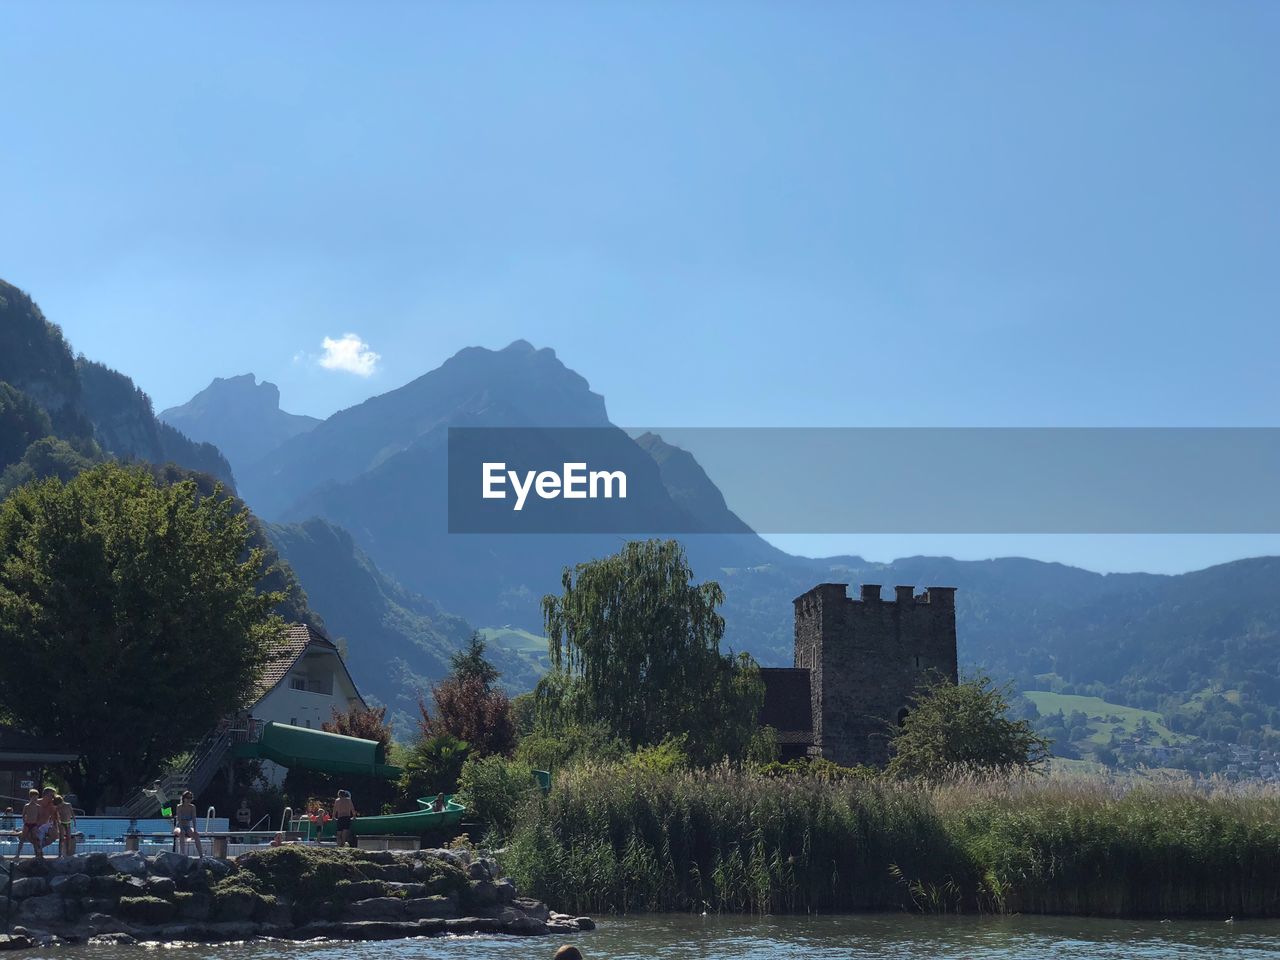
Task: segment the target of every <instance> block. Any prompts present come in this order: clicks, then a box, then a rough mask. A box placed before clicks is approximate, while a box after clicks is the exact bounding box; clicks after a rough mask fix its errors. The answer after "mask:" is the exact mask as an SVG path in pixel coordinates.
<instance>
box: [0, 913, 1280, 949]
mask: <svg viewBox="0 0 1280 960" xmlns="http://www.w3.org/2000/svg"><path fill="white" fill-rule="evenodd" d="M561 942H562V940H560V939H555V938H546V937H544V938H534V939H512V938H505V937H456V938H440V939H421V940H395V941H387V942H381V943H364V944H349V943H329V944H315V943H311V944H289V943H283V944H280V943H269V944H261V943H259V944H243V945H231V946H229V945H210V946H191V947H180V948H172V949H168V950H165V951H164V957H165V960H215V958H216V960H277V958H280V960H346V958H348V957H353V958H357V960H448V958H458V957H466V958H468V960H517V958H519V960H537V958H546V960H550V958H551V957H552V955H553V954H554V953H555V951H556V948H557V947H558V946H559V945H560V943H561ZM568 942H572V943H575V944H576V945H577V946H578V947H579V949H581V950H582V952H583V956H584V957H585V958H586V960H654V958H661V960H694V958H697V960H765V958H784V960H785V958H793V957H794V958H799V957H804V958H822V960H872V958H874V960H935V958H939V960H941V958H954V960H1043V958H1049V957H1052V958H1062V960H1169V958H1179V960H1181V958H1193V957H1194V958H1201V957H1213V958H1215V960H1250V958H1258V957H1268V958H1270V957H1276V956H1280V921H1274V920H1267V921H1238V922H1236V923H1230V924H1228V923H1220V922H1209V923H1204V922H1189V921H1188V922H1184V921H1175V922H1171V923H1160V922H1159V921H1152V922H1146V921H1142V922H1138V921H1118V920H1091V919H1080V918H1069V917H994V918H976V917H960V918H957V917H921V916H912V915H897V914H894V915H888V914H881V915H861V916H842V917H770V918H764V919H759V918H744V917H692V916H685V915H670V914H668V915H662V916H649V917H634V918H626V919H616V920H611V919H609V918H607V917H602V918H600V927H599V929H598V930H595V931H593V932H591V933H584V934H579V935H576V936H574V937H571V938H568ZM58 955H59V956H63V957H67V956H76V957H84V958H86V960H87V958H88V957H92V958H93V960H138V958H139V956H140V954H139V953H138V950H137V948H136V947H134V948H130V947H93V948H72V949H68V950H61V951H58ZM7 956H9V957H23V958H35V957H38V956H42V957H46V958H47V957H49V956H50V954H49V953H47V952H45V953H38V952H33V953H27V952H25V951H24V952H18V953H10V954H7Z"/></svg>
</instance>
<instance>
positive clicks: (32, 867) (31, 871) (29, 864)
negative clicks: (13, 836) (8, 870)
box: [13, 857, 50, 877]
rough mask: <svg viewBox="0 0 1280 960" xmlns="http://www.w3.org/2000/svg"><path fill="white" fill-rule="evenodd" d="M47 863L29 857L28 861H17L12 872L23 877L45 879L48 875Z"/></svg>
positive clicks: (37, 858)
mask: <svg viewBox="0 0 1280 960" xmlns="http://www.w3.org/2000/svg"><path fill="white" fill-rule="evenodd" d="M49 863H50V861H49V860H46V859H41V858H40V857H31V858H30V859H28V860H19V861H18V862H17V863H15V864H14V865H13V871H14V873H17V874H19V875H21V876H24V877H47V876H48V875H49V873H50V870H49Z"/></svg>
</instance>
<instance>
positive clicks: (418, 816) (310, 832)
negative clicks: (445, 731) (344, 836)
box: [293, 794, 467, 840]
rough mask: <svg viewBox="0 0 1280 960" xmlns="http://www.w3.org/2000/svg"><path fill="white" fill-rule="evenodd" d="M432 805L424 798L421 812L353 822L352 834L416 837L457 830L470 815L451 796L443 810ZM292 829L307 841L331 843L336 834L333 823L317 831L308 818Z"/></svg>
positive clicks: (388, 815) (358, 818) (421, 803)
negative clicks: (454, 828)
mask: <svg viewBox="0 0 1280 960" xmlns="http://www.w3.org/2000/svg"><path fill="white" fill-rule="evenodd" d="M432 802H433V799H432V798H430V797H422V798H420V799H419V800H418V806H419V807H420V808H421V809H419V810H410V811H409V812H408V813H389V814H386V815H385V816H379V817H356V818H355V819H354V820H352V821H351V832H352V833H353V834H355V835H356V836H357V837H359V836H371V835H375V834H377V835H381V834H386V835H389V836H396V837H408V836H416V835H417V834H421V833H427V832H428V831H431V830H440V829H442V828H444V827H453V826H457V825H458V823H460V822H461V821H462V815H463V814H464V813H466V812H467V808H466V807H464V806H463V805H462V804H461V803H459V802H458V801H457V800H454V799H453V795H452V794H449V795H448V796H447V797H446V798H445V805H444V809H443V810H432V809H431V804H432ZM293 829H294V830H296V831H298V832H299V833H301V834H302V835H303V837H304V838H306V839H307V840H317V839H319V840H332V839H333V837H334V835H335V833H336V829H335V824H334V821H332V820H330V821H329V822H328V823H326V824H325V825H324V826H323V827H321V828H320V829H318V830H317V829H316V825H315V824H313V823H312V822H311V821H310V820H308V819H306V818H305V817H304V818H303V819H301V820H295V821H294V822H293Z"/></svg>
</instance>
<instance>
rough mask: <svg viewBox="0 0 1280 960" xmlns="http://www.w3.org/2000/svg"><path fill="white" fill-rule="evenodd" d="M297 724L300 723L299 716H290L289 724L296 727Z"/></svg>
mask: <svg viewBox="0 0 1280 960" xmlns="http://www.w3.org/2000/svg"><path fill="white" fill-rule="evenodd" d="M297 725H298V718H297V717H290V718H289V726H291V727H296V726H297Z"/></svg>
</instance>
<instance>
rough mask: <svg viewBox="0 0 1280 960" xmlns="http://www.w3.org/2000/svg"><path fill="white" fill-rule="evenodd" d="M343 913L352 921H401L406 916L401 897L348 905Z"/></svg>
mask: <svg viewBox="0 0 1280 960" xmlns="http://www.w3.org/2000/svg"><path fill="white" fill-rule="evenodd" d="M343 913H344V915H345V916H347V917H350V918H351V919H352V920H399V919H400V918H401V917H402V916H404V901H403V900H401V899H400V898H399V897H371V898H370V899H368V900H357V901H356V902H355V903H349V904H347V906H346V909H345V910H344V911H343Z"/></svg>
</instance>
